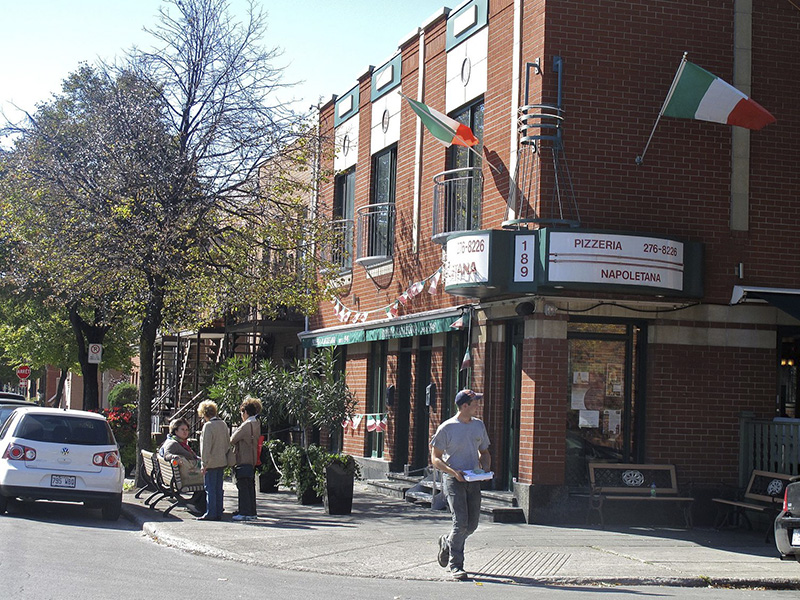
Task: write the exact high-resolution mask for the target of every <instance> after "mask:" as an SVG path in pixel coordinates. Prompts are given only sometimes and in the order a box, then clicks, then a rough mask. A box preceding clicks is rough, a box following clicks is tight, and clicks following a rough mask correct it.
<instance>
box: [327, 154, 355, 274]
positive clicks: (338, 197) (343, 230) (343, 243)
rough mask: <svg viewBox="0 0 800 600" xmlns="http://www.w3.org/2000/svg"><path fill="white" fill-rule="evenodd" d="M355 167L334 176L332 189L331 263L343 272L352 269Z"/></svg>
mask: <svg viewBox="0 0 800 600" xmlns="http://www.w3.org/2000/svg"><path fill="white" fill-rule="evenodd" d="M355 190H356V170H355V167H353V168H351V169H349V170H348V171H345V172H344V173H341V174H339V175H337V176H336V179H335V180H334V188H333V221H334V222H333V227H334V231H335V233H336V234H337V235H336V239H335V240H334V242H333V248H332V252H331V257H330V258H331V262H332V263H334V264H336V265H339V267H340V268H341V269H342V270H343V271H349V270H351V269H352V268H353V218H354V214H355V208H354V207H355Z"/></svg>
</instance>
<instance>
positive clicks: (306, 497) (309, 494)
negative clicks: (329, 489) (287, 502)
mask: <svg viewBox="0 0 800 600" xmlns="http://www.w3.org/2000/svg"><path fill="white" fill-rule="evenodd" d="M297 501H298V502H299V503H300V504H304V505H308V504H322V496H320V495H318V494H317V492H315V491H314V488H313V487H310V488H308V489H307V490H305V491H304V492H303V493H302V494H297Z"/></svg>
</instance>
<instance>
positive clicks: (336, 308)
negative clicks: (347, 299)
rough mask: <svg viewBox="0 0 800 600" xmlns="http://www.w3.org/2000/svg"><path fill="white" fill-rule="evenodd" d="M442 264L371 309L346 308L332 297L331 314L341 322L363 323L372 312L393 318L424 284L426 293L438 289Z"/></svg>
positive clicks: (422, 288) (435, 291)
mask: <svg viewBox="0 0 800 600" xmlns="http://www.w3.org/2000/svg"><path fill="white" fill-rule="evenodd" d="M443 267H444V265H442V266H440V267H439V268H438V269H436V271H434V272H433V273H432V274H430V275H428V276H427V277H426V278H425V279H422V280H420V281H416V282H414V283H412V284H411V285H409V286H408V287H407V288H406V291H404V292H403V293H402V294H400V296H398V297H397V299H396V300H395V301H394V302H392V303H390V304H387V305H386V306H383V307H381V308H375V309H372V310H363V311H360V310H351V309H349V308H347V307H346V306H345V305H344V304H343V303H342V301H341V300H339V298H333V299H332V300H331V304H332V305H333V314H335V315H336V316H337V317H339V321H341V322H342V323H363V322H364V321H366V320H367V317H368V316H369V315H371V314H373V313H385V314H386V316H387V318H389V319H394V318H395V317H396V316H397V313H398V312H400V309H401V308H403V307H405V306H406V305H407V304H408V303H409V301H411V300H413V299H414V298H416V297H417V296H419V295H420V294H421V293H422V292H423V291H424V290H425V285H426V284H427V285H428V293H429V294H431V295H433V294H436V293H437V292H438V291H439V283H440V282H441V279H442V270H443Z"/></svg>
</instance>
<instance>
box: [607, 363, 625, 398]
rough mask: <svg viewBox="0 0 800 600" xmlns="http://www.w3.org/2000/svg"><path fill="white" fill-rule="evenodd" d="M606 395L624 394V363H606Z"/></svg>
mask: <svg viewBox="0 0 800 600" xmlns="http://www.w3.org/2000/svg"><path fill="white" fill-rule="evenodd" d="M606 396H614V397H619V396H622V365H620V364H608V365H606Z"/></svg>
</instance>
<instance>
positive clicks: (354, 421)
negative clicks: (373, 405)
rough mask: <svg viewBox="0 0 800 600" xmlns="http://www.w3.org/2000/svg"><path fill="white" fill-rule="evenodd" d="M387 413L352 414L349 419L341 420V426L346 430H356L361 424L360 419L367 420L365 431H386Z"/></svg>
mask: <svg viewBox="0 0 800 600" xmlns="http://www.w3.org/2000/svg"><path fill="white" fill-rule="evenodd" d="M388 417H389V413H365V414H360V415H353V416H352V417H351V418H349V419H345V420H344V421H342V428H343V429H344V430H345V431H347V430H348V429H352V430H353V431H356V430H357V429H358V428H359V427H360V426H361V421H363V420H364V419H365V418H366V420H367V431H377V432H386V428H387V425H388Z"/></svg>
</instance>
